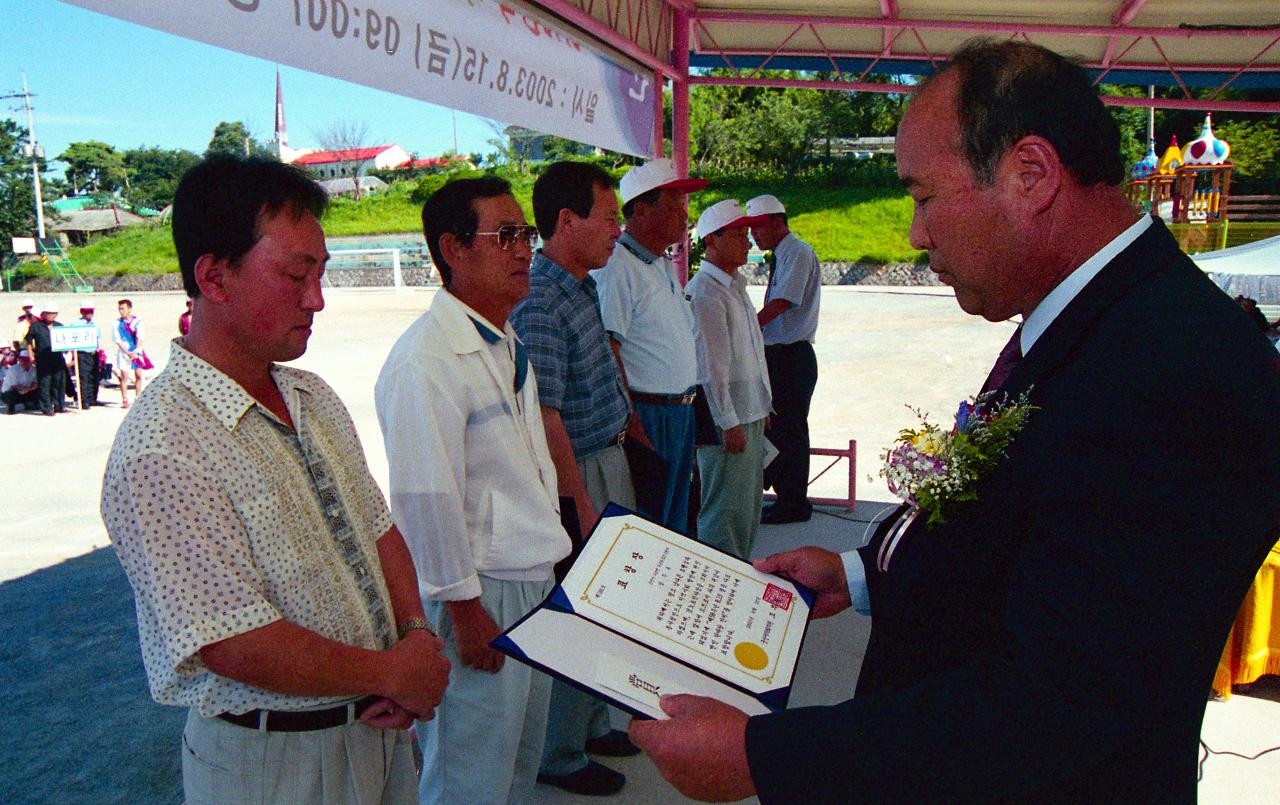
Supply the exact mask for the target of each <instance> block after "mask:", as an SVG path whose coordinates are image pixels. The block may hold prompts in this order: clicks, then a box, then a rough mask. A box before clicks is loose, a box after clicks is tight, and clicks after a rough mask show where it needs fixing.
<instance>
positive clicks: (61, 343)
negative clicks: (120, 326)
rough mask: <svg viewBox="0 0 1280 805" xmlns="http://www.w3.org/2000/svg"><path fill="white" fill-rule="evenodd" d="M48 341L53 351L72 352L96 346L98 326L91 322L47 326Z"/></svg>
mask: <svg viewBox="0 0 1280 805" xmlns="http://www.w3.org/2000/svg"><path fill="white" fill-rule="evenodd" d="M49 341H50V343H51V344H52V345H53V351H54V352H72V351H74V350H90V349H97V348H98V328H97V327H96V326H94V325H92V324H64V325H62V326H61V327H50V328H49Z"/></svg>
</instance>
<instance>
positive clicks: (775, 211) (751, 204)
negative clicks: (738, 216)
mask: <svg viewBox="0 0 1280 805" xmlns="http://www.w3.org/2000/svg"><path fill="white" fill-rule="evenodd" d="M786 214H787V208H786V207H784V206H782V202H781V201H778V197H777V196H771V195H769V194H768V193H766V194H764V195H763V196H756V197H755V198H753V199H751V200H750V201H748V202H747V215H786Z"/></svg>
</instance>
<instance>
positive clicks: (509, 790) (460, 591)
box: [374, 178, 570, 803]
mask: <svg viewBox="0 0 1280 805" xmlns="http://www.w3.org/2000/svg"><path fill="white" fill-rule="evenodd" d="M422 221H423V234H424V235H425V236H426V240H427V246H428V248H429V249H430V250H431V257H432V260H433V261H434V262H435V265H436V267H437V268H438V270H439V271H440V276H441V278H442V280H443V281H444V288H443V289H441V290H440V291H439V292H438V293H437V294H436V296H435V298H434V300H432V303H431V308H430V310H428V311H427V312H426V313H425V314H423V316H422V317H421V318H419V319H418V320H417V321H415V322H414V323H413V324H412V325H410V327H409V329H408V330H406V331H405V333H404V334H403V335H402V336H400V339H399V340H398V341H397V342H396V344H395V346H394V347H392V349H391V354H390V355H389V356H388V357H387V362H386V363H385V364H384V365H383V367H382V372H381V374H380V375H379V376H378V382H377V386H376V388H375V392H374V397H375V400H376V403H377V409H378V421H379V423H380V425H381V426H382V436H383V439H384V440H385V442H386V447H387V460H388V462H389V464H390V469H391V510H392V513H393V515H394V516H395V520H396V522H397V523H398V524H399V525H400V528H401V530H402V532H403V533H404V535H405V540H406V541H407V543H408V545H409V551H410V553H412V555H413V559H414V564H415V565H416V566H417V570H418V589H419V592H420V593H421V595H422V598H423V602H424V605H425V609H426V613H427V617H428V618H429V619H431V620H432V621H434V622H435V623H436V624H438V628H439V630H440V636H441V637H443V638H444V640H445V654H446V656H447V657H448V658H449V660H450V661H451V662H452V663H453V673H452V678H451V680H450V685H449V689H448V690H447V691H446V692H445V696H444V701H443V702H442V703H441V705H440V708H439V709H438V710H437V713H436V718H435V720H434V721H431V722H429V723H420V724H419V725H418V740H419V743H420V745H421V748H422V762H423V767H422V775H421V779H420V782H419V795H420V800H421V802H423V803H436V802H440V803H455V802H456V803H502V802H518V801H523V800H525V799H527V798H528V797H529V796H530V795H531V794H532V792H533V787H534V783H535V778H536V776H537V772H538V764H539V760H540V758H541V757H542V748H543V739H544V736H545V734H546V723H547V709H548V702H549V700H550V695H551V678H550V677H548V676H547V675H545V674H543V673H541V672H538V671H534V670H533V669H532V668H530V667H529V666H527V665H523V664H520V663H515V662H504V661H503V660H504V658H503V655H502V654H501V653H499V652H498V651H496V650H494V649H492V648H490V647H489V642H490V641H491V640H493V638H495V637H497V636H498V635H499V633H500V632H501V631H502V630H504V629H506V628H507V627H509V626H511V625H513V624H514V623H515V622H516V621H518V620H519V619H520V618H521V617H523V616H524V615H525V614H526V613H528V612H529V611H530V610H531V609H533V608H534V606H536V605H537V604H538V603H539V602H541V601H542V600H543V599H544V598H545V597H546V596H547V594H548V593H550V591H551V589H552V587H553V585H554V581H553V579H552V571H553V568H554V566H555V563H556V562H557V561H558V560H560V559H562V558H564V557H565V556H567V555H568V554H569V546H570V543H569V535H568V534H567V533H566V532H565V530H564V528H563V527H562V526H561V523H560V498H559V495H558V492H557V479H556V469H555V465H554V464H553V463H552V460H551V454H550V452H549V450H548V449H547V438H546V433H545V431H544V430H543V422H542V412H541V408H540V406H539V402H538V384H537V380H536V378H535V377H534V373H533V372H532V371H530V367H529V361H528V358H527V357H526V354H525V349H524V345H523V344H522V343H521V342H520V340H519V338H518V337H517V336H516V333H515V330H514V329H513V328H512V326H511V325H510V324H509V323H508V322H507V316H508V315H509V314H510V312H511V309H512V308H513V307H515V305H516V303H517V302H519V301H520V300H521V299H523V298H524V297H525V296H526V295H528V293H529V263H530V261H531V259H532V257H533V251H532V247H533V243H534V242H535V241H536V240H537V238H538V230H537V229H536V228H534V227H533V226H530V225H528V224H527V223H526V222H525V218H524V213H523V212H521V210H520V205H519V204H518V203H517V202H516V200H515V198H514V197H513V196H512V195H511V187H510V185H509V184H508V183H507V182H506V181H505V180H502V179H495V178H487V179H462V180H458V181H453V182H449V183H448V184H446V185H445V186H444V187H442V188H441V189H440V190H438V191H437V192H436V193H435V194H434V195H433V196H432V197H431V198H430V199H429V200H428V201H427V203H426V205H425V206H424V207H423V210H422Z"/></svg>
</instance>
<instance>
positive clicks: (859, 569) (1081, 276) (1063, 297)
mask: <svg viewBox="0 0 1280 805" xmlns="http://www.w3.org/2000/svg"><path fill="white" fill-rule="evenodd" d="M1149 226H1151V216H1150V215H1143V216H1142V217H1140V218H1139V219H1138V220H1137V222H1136V223H1134V224H1133V225H1132V226H1130V227H1129V228H1127V229H1125V231H1123V232H1121V233H1120V234H1119V235H1116V237H1115V238H1113V239H1112V240H1111V242H1110V243H1108V244H1107V245H1106V246H1103V247H1102V248H1101V249H1099V250H1098V251H1097V252H1096V253H1095V254H1094V255H1093V256H1092V257H1090V258H1089V259H1088V260H1085V261H1084V262H1083V263H1081V264H1080V267H1079V268H1077V269H1076V270H1074V271H1072V272H1071V273H1070V274H1068V275H1067V276H1066V278H1065V279H1063V280H1062V282H1059V283H1058V284H1057V285H1055V286H1054V288H1053V290H1052V291H1050V292H1049V293H1048V294H1046V295H1045V297H1044V299H1042V300H1040V304H1038V305H1036V308H1035V310H1033V311H1031V314H1030V315H1028V316H1027V317H1026V320H1025V321H1024V322H1023V324H1022V336H1021V337H1020V338H1019V341H1020V342H1021V344H1022V354H1023V355H1026V354H1028V353H1029V352H1030V351H1031V348H1032V347H1033V346H1034V345H1035V343H1036V341H1037V340H1038V339H1039V338H1040V336H1042V335H1044V332H1045V331H1046V330H1048V329H1049V325H1051V324H1053V322H1054V319H1056V318H1058V316H1059V314H1061V313H1062V311H1064V310H1066V308H1067V305H1069V304H1071V300H1073V299H1075V298H1076V297H1077V296H1079V294H1080V292H1081V291H1082V290H1084V287H1085V286H1086V285H1088V284H1089V281H1090V280H1092V279H1093V278H1094V277H1096V276H1098V272H1100V271H1102V269H1103V268H1105V267H1106V265H1107V264H1108V263H1110V262H1111V261H1112V260H1114V259H1115V258H1116V256H1117V255H1119V254H1120V252H1122V251H1124V250H1125V249H1127V248H1129V246H1130V245H1131V244H1132V243H1133V242H1134V241H1135V240H1137V239H1138V237H1139V236H1140V235H1141V234H1142V233H1143V232H1146V231H1147V227H1149ZM840 558H841V559H842V560H843V562H844V575H845V579H846V580H847V581H848V582H849V597H850V598H851V599H852V600H853V609H854V611H856V612H857V613H858V614H860V615H867V616H869V615H871V596H870V595H869V593H868V592H867V577H866V568H864V567H863V566H862V560H861V559H860V558H859V557H858V552H857V551H856V550H854V551H846V552H845V553H842V554H840Z"/></svg>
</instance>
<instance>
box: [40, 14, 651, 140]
mask: <svg viewBox="0 0 1280 805" xmlns="http://www.w3.org/2000/svg"><path fill="white" fill-rule="evenodd" d="M64 2H67V3H69V4H71V5H74V6H81V7H83V8H87V9H89V10H91V11H97V12H99V13H102V14H106V15H108V16H112V17H119V18H120V19H124V20H128V21H130V22H135V23H138V24H140V25H145V26H147V27H149V28H156V29H158V30H161V31H166V32H168V33H171V34H176V35H178V36H182V37H185V38H188V39H195V40H197V41H200V42H206V43H208V44H211V45H216V46H218V47H223V48H227V49H228V50H234V51H238V52H240V53H247V54H249V55H251V56H258V57H260V58H263V59H269V60H271V61H274V62H279V63H283V64H289V65H292V66H294V67H299V68H302V69H304V70H310V71H312V72H316V73H321V74H324V75H329V76H333V77H335V78H341V79H344V80H347V81H354V82H356V83H359V84H364V85H366V86H370V87H376V88H378V89H382V90H386V91H388V92H394V93H396V94H398V95H404V96H407V97H411V98H419V99H422V100H425V101H430V102H432V103H437V104H440V105H442V106H448V107H450V108H453V109H460V110H463V111H467V112H472V113H474V114H477V115H483V116H485V117H491V118H497V119H499V120H502V121H505V122H507V123H514V124H516V125H519V126H523V127H525V128H528V129H533V130H535V131H542V132H547V133H550V134H556V135H559V136H561V137H567V138H570V139H573V140H578V141H579V142H584V143H590V144H591V145H596V146H599V147H601V148H608V149H611V150H613V151H621V152H624V153H628V154H633V155H636V156H651V155H652V154H653V152H654V142H653V133H654V125H653V121H654V115H655V112H656V107H655V104H657V103H661V97H662V96H661V93H660V92H659V91H658V89H657V88H656V87H655V86H654V83H653V77H652V75H651V74H648V73H645V72H636V71H634V70H632V69H630V68H629V67H624V66H623V65H621V64H619V63H617V62H615V61H613V60H612V59H610V58H608V57H606V56H605V55H604V54H603V53H602V52H601V51H600V50H598V49H597V48H596V47H594V46H592V45H590V44H588V43H587V41H586V40H585V39H583V38H582V37H581V36H578V35H576V34H572V33H570V32H569V31H568V29H566V28H564V27H562V26H561V25H559V24H556V23H552V22H550V21H548V20H545V19H543V18H542V17H539V16H537V15H535V14H534V13H533V12H532V11H530V10H527V9H525V8H523V7H520V6H517V5H514V4H511V3H507V2H494V0H432V2H429V3H426V2H422V0H374V2H372V3H368V2H365V0H185V1H184V2H182V3H174V2H173V0H64Z"/></svg>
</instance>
